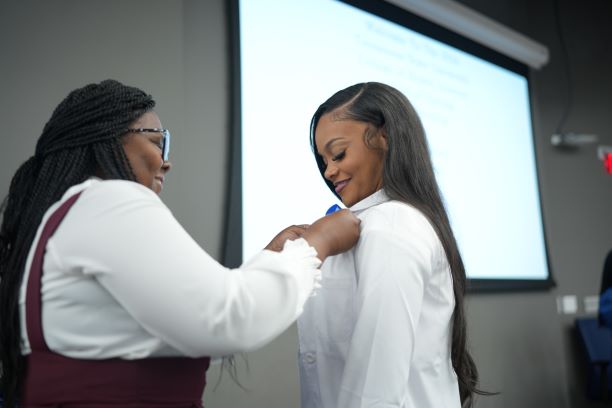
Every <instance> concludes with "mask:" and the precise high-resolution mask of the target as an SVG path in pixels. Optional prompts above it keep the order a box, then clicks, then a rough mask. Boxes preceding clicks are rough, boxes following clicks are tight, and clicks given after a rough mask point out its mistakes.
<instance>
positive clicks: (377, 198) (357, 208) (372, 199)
mask: <svg viewBox="0 0 612 408" xmlns="http://www.w3.org/2000/svg"><path fill="white" fill-rule="evenodd" d="M389 200H390V198H389V196H388V195H387V194H386V193H385V190H383V189H380V190H378V191H377V192H375V193H374V194H372V195H369V196H367V197H366V198H364V199H363V200H361V201H359V202H358V203H357V204H355V205H353V206H352V207H350V208H349V209H350V210H351V212H352V213H354V214H359V213H360V212H362V211H364V210H367V209H368V208H370V207H374V206H375V205H378V204H382V203H384V202H387V201H389Z"/></svg>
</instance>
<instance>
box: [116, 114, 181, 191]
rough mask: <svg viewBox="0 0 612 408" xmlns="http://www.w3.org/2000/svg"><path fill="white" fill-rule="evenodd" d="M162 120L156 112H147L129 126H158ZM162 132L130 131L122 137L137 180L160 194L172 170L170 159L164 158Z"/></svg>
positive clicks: (135, 127)
mask: <svg viewBox="0 0 612 408" xmlns="http://www.w3.org/2000/svg"><path fill="white" fill-rule="evenodd" d="M161 127H162V126H161V122H160V120H159V117H158V116H157V114H156V113H155V112H147V113H145V114H144V115H142V116H141V117H140V118H138V119H136V120H135V121H134V122H132V123H131V124H130V126H129V128H130V129H138V128H145V129H151V128H158V129H161ZM163 137H164V135H163V134H162V133H155V132H128V133H126V134H125V136H124V137H123V139H122V143H123V150H124V151H125V155H126V156H127V158H128V160H129V162H130V166H132V170H133V171H134V175H135V176H136V181H138V182H139V183H140V184H142V185H143V186H145V187H148V188H150V189H151V190H153V191H155V192H156V193H157V194H159V193H160V192H161V190H162V188H163V184H164V178H165V175H166V173H167V172H168V171H170V168H171V164H170V162H169V161H164V160H163V159H162V146H163Z"/></svg>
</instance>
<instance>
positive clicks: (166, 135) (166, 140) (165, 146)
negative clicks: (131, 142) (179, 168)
mask: <svg viewBox="0 0 612 408" xmlns="http://www.w3.org/2000/svg"><path fill="white" fill-rule="evenodd" d="M128 132H132V133H161V134H162V135H163V138H162V159H164V161H168V158H169V157H170V131H169V130H168V129H162V128H131V129H125V133H128Z"/></svg>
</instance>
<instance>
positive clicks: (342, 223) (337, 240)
mask: <svg viewBox="0 0 612 408" xmlns="http://www.w3.org/2000/svg"><path fill="white" fill-rule="evenodd" d="M360 223H361V220H359V218H357V217H355V215H353V213H351V212H350V211H349V210H340V211H336V212H335V213H333V214H330V215H326V216H325V217H323V218H319V219H318V220H317V221H315V222H314V223H312V224H311V225H310V227H308V229H306V231H304V234H303V235H302V238H304V239H305V240H306V241H308V244H310V246H312V247H314V248H315V249H316V250H317V255H318V258H319V259H320V260H321V261H324V260H325V258H327V257H328V256H331V255H336V254H339V253H341V252H345V251H348V250H349V249H351V248H352V247H353V246H354V245H355V244H356V243H357V240H358V239H359V224H360Z"/></svg>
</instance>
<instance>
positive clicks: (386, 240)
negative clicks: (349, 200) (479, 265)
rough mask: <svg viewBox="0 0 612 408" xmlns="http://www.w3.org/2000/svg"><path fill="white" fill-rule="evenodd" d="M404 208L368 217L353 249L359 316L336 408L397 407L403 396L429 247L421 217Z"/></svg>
mask: <svg viewBox="0 0 612 408" xmlns="http://www.w3.org/2000/svg"><path fill="white" fill-rule="evenodd" d="M405 212H406V211H395V212H394V213H393V214H391V215H390V216H389V217H380V219H378V220H376V219H375V220H368V224H369V225H372V224H373V225H374V227H372V228H367V227H366V228H364V231H363V232H362V235H361V238H360V241H359V244H358V246H357V248H356V250H355V264H356V265H355V267H356V272H357V279H358V284H357V285H358V289H357V290H358V293H357V300H356V304H355V305H354V307H355V311H356V315H357V317H356V325H355V329H354V332H353V336H352V339H351V344H350V348H349V352H348V356H347V359H346V365H345V369H344V373H343V379H342V385H341V389H340V393H339V401H338V405H337V406H338V408H348V407H351V408H363V407H400V406H402V403H403V401H404V399H405V398H406V392H407V384H408V377H409V375H410V366H411V360H412V357H413V350H414V346H415V338H416V336H417V333H416V330H417V326H418V323H419V316H420V314H421V307H422V301H423V292H424V285H425V284H426V281H427V278H428V275H429V274H430V273H431V272H430V271H431V262H432V253H433V249H432V247H431V244H430V243H431V240H429V239H423V234H430V230H431V228H429V226H428V224H427V222H426V221H425V220H424V217H422V216H420V214H417V215H418V216H416V217H415V216H412V215H410V216H408V217H406V214H404V213H405ZM411 212H412V211H409V213H411ZM415 214H416V213H415Z"/></svg>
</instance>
